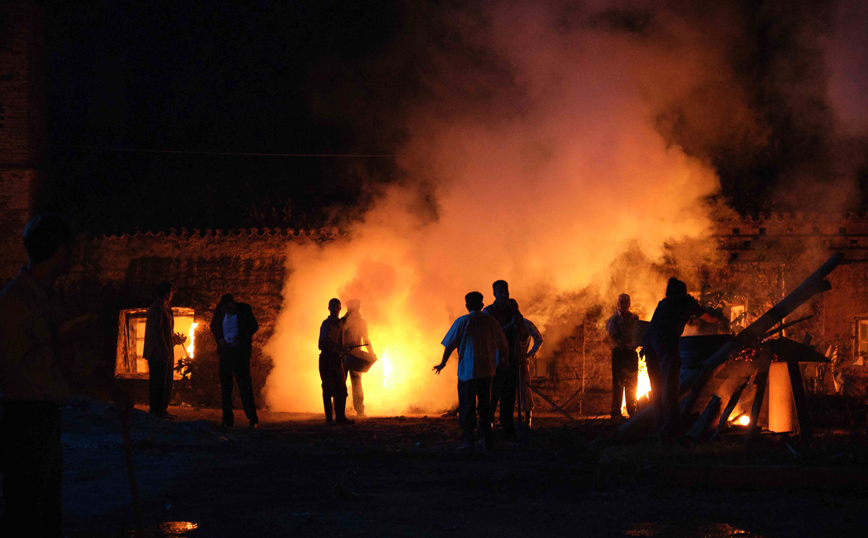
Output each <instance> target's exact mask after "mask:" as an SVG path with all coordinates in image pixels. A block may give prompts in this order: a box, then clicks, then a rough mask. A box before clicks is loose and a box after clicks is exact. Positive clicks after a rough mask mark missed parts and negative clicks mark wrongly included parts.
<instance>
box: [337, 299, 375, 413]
mask: <svg viewBox="0 0 868 538" xmlns="http://www.w3.org/2000/svg"><path fill="white" fill-rule="evenodd" d="M361 307H362V301H360V300H359V299H350V300H349V301H347V313H346V314H345V315H344V317H342V318H341V322H342V323H343V326H344V342H343V344H344V346H345V347H346V348H348V349H349V350H352V349H354V348H358V347H364V348H365V349H367V350H368V353H370V354H372V355H373V353H374V348H373V346H372V345H371V340H370V338H369V337H368V322H367V321H365V320H364V319H362V315H361V314H360V313H359V309H360V308H361ZM349 375H350V384H351V385H352V388H353V409H355V411H356V416H357V417H360V418H364V417H366V416H367V415H365V391H364V389H363V388H362V372H357V371H355V370H349Z"/></svg>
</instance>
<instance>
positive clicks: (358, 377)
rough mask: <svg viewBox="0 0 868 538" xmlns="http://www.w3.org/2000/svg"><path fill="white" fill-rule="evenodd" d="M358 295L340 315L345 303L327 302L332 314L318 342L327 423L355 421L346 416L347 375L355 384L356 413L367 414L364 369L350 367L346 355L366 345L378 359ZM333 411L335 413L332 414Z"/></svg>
mask: <svg viewBox="0 0 868 538" xmlns="http://www.w3.org/2000/svg"><path fill="white" fill-rule="evenodd" d="M361 305H362V302H361V301H360V300H358V299H352V300H350V301H347V313H346V315H345V316H344V317H340V313H341V310H342V309H343V305H342V304H341V301H340V300H339V299H331V300H330V301H329V304H328V309H329V317H327V318H326V319H325V320H324V321H323V322H322V325H320V331H319V341H318V346H319V350H320V355H319V375H320V379H321V381H322V399H323V409H324V411H325V418H326V423H328V424H353V423H354V421H353V420H351V419H349V418H347V413H346V407H347V396H348V394H347V376H349V377H350V380H351V384H352V388H353V408H354V409H355V411H356V416H357V417H359V418H364V417H365V416H366V415H365V392H364V390H363V388H362V373H363V372H362V371H360V370H358V369H353V368H348V363H347V361H345V360H344V359H345V358H347V356H349V355H350V353H352V352H353V351H354V350H357V349H360V348H365V349H366V350H367V352H368V354H369V357H371V359H373V360H376V355H374V348H373V345H372V344H371V339H370V337H369V335H368V323H367V322H366V321H365V320H364V319H363V318H362V315H361V313H360V312H359V309H360V308H361ZM332 412H334V416H333V415H332Z"/></svg>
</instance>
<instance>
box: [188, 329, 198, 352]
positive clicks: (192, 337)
mask: <svg viewBox="0 0 868 538" xmlns="http://www.w3.org/2000/svg"><path fill="white" fill-rule="evenodd" d="M198 326H199V324H198V323H196V322H193V323H192V324H190V331H189V332H188V333H187V336H189V338H190V345H189V346H187V355H189V356H190V358H191V359H192V358H193V350H194V349H195V346H194V344H193V341H194V340H195V339H196V327H198Z"/></svg>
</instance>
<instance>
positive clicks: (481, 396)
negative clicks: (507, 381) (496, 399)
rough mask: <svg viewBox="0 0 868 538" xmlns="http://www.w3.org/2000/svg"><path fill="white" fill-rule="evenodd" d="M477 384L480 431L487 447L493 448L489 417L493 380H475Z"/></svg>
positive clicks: (486, 378)
mask: <svg viewBox="0 0 868 538" xmlns="http://www.w3.org/2000/svg"><path fill="white" fill-rule="evenodd" d="M474 381H475V382H476V394H474V398H476V401H477V402H478V410H477V412H478V414H479V417H480V418H479V422H480V424H479V429H480V430H481V431H482V438H483V439H485V447H486V448H491V447H492V439H491V421H490V420H488V418H487V417H490V416H491V409H490V405H491V378H490V377H484V378H481V379H475V380H474Z"/></svg>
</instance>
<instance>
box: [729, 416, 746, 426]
mask: <svg viewBox="0 0 868 538" xmlns="http://www.w3.org/2000/svg"><path fill="white" fill-rule="evenodd" d="M729 423H730V424H739V425H741V426H747V425H748V424H750V417H749V416H748V415H745V414H744V413H741V414H739V415H736V416H735V417H731V418H730V419H729Z"/></svg>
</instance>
